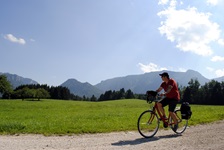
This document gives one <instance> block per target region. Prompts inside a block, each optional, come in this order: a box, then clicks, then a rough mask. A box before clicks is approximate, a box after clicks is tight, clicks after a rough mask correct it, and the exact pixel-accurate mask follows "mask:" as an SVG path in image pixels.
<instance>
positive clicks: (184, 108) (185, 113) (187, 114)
mask: <svg viewBox="0 0 224 150" xmlns="http://www.w3.org/2000/svg"><path fill="white" fill-rule="evenodd" d="M180 111H181V117H182V119H187V120H188V119H190V118H191V115H192V111H191V106H190V104H189V103H188V102H183V103H182V104H181V107H180Z"/></svg>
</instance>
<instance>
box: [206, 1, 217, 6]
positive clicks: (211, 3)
mask: <svg viewBox="0 0 224 150" xmlns="http://www.w3.org/2000/svg"><path fill="white" fill-rule="evenodd" d="M217 4H218V0H207V5H213V6H215V5H217Z"/></svg>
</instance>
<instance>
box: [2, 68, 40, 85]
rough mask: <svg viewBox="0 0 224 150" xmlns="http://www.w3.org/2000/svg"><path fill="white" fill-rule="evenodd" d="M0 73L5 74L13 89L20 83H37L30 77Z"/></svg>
mask: <svg viewBox="0 0 224 150" xmlns="http://www.w3.org/2000/svg"><path fill="white" fill-rule="evenodd" d="M0 75H5V76H6V77H7V80H8V81H9V82H10V83H11V85H12V87H13V89H14V88H16V87H18V86H20V85H26V84H38V82H36V81H34V80H32V79H30V78H24V77H21V76H18V75H16V74H10V73H1V72H0Z"/></svg>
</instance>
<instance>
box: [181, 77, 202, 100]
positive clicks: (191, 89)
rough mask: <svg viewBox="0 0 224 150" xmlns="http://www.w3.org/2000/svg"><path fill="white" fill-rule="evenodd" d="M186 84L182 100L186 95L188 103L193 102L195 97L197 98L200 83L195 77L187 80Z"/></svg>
mask: <svg viewBox="0 0 224 150" xmlns="http://www.w3.org/2000/svg"><path fill="white" fill-rule="evenodd" d="M188 85H189V86H187V88H186V90H185V92H184V95H185V98H184V100H186V97H187V98H188V101H189V102H190V103H195V102H196V101H197V99H198V98H199V92H198V91H199V87H200V83H199V82H198V80H197V79H195V80H194V79H191V80H190V81H189V82H188Z"/></svg>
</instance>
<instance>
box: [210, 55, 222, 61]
mask: <svg viewBox="0 0 224 150" xmlns="http://www.w3.org/2000/svg"><path fill="white" fill-rule="evenodd" d="M211 61H213V62H217V61H223V62H224V57H221V56H214V57H212V59H211Z"/></svg>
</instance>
